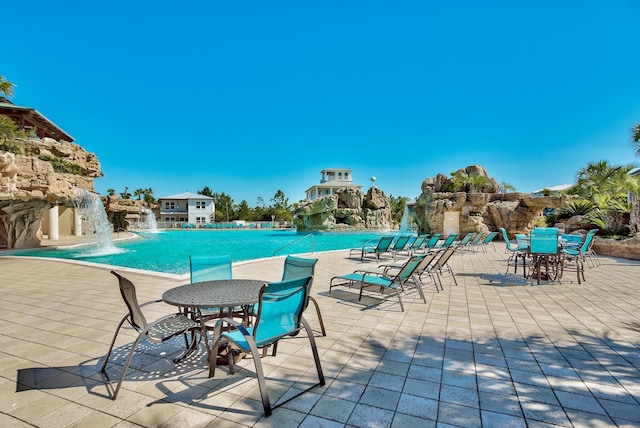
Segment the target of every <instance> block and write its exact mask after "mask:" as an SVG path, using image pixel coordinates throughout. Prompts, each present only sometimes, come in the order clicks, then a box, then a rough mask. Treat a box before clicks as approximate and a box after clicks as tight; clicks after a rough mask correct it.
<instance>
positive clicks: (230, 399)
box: [0, 243, 640, 428]
mask: <svg viewBox="0 0 640 428" xmlns="http://www.w3.org/2000/svg"><path fill="white" fill-rule="evenodd" d="M496 246H497V247H498V249H497V250H496V251H492V250H491V249H489V251H488V252H487V253H484V252H481V251H480V252H474V253H468V252H465V253H464V254H457V255H456V256H455V257H454V258H453V259H452V267H453V270H454V272H456V277H457V279H458V284H459V285H458V286H455V285H453V282H452V281H451V280H450V278H445V279H444V284H445V287H444V291H442V292H440V293H438V292H436V291H435V288H434V287H433V286H432V285H431V284H427V285H426V287H425V294H426V297H427V304H424V303H422V301H421V300H420V299H419V297H418V295H417V293H416V291H415V290H413V289H410V290H407V293H406V294H405V295H404V296H403V303H404V304H405V309H406V310H405V312H401V311H400V307H399V305H398V302H397V299H395V298H393V297H391V298H389V299H381V298H380V297H379V295H378V294H376V293H375V291H374V290H370V291H365V296H366V297H365V298H363V300H362V302H358V300H357V292H358V290H357V289H348V288H345V287H338V288H334V289H333V290H332V292H331V293H330V294H329V281H330V279H331V277H332V276H334V275H337V274H343V273H348V272H351V271H353V270H355V269H359V268H362V267H375V262H373V261H368V262H361V261H360V260H358V259H349V258H348V251H337V252H328V253H317V254H315V255H314V257H318V258H319V262H318V264H317V267H316V277H315V279H314V283H313V290H312V294H313V295H314V296H315V297H316V299H317V300H318V302H319V304H320V307H321V309H322V314H323V318H324V322H325V326H326V328H327V337H322V336H320V335H316V341H317V343H318V347H319V350H320V357H321V361H322V367H323V369H324V373H325V377H326V380H327V384H326V385H325V386H324V387H316V388H315V389H312V390H311V391H310V392H308V393H306V394H303V395H302V396H300V397H298V398H296V399H294V400H292V401H290V402H288V403H286V404H285V405H283V406H282V407H279V408H277V409H275V410H274V412H273V416H271V417H269V418H265V417H263V413H262V405H261V402H260V394H259V391H258V388H257V381H256V380H255V377H254V376H253V363H252V361H251V360H250V359H249V358H246V359H245V360H243V361H242V362H241V363H240V364H239V366H240V367H241V369H239V370H238V372H237V373H236V374H234V375H229V374H228V372H227V371H226V368H222V369H219V370H218V371H217V372H216V377H215V378H212V379H210V378H207V366H206V361H205V352H204V349H201V351H200V352H199V353H198V354H196V355H193V356H192V357H190V358H189V359H187V360H186V361H184V362H182V363H180V364H177V365H176V364H174V363H173V362H172V360H171V359H172V357H173V356H175V355H177V354H178V353H179V352H180V351H181V349H182V340H181V339H174V340H172V341H170V342H168V343H166V344H164V345H160V346H158V345H152V344H148V343H145V342H143V343H142V346H141V347H140V352H137V353H136V354H135V356H134V359H133V362H132V365H131V368H130V369H129V373H128V375H127V379H126V381H125V383H124V384H123V389H122V390H121V392H120V396H119V397H118V399H117V400H116V401H113V400H111V399H110V397H109V393H108V390H107V388H106V386H105V380H104V379H103V377H102V376H101V375H100V373H99V368H100V363H101V362H102V357H103V355H104V353H105V352H106V350H107V347H108V345H109V341H110V340H111V337H112V334H113V331H114V329H115V327H116V323H117V322H118V320H119V318H120V317H121V316H122V315H123V314H124V311H125V307H124V304H123V302H122V299H121V297H120V295H119V292H118V288H117V281H116V279H115V277H113V275H111V274H110V273H109V269H108V268H105V267H95V266H87V265H82V264H74V263H65V262H60V261H51V260H41V259H25V258H15V257H0V426H2V427H28V426H38V427H75V426H78V427H86V426H91V427H92V428H99V427H112V426H117V427H126V426H149V427H206V426H211V427H213V426H216V427H224V426H258V427H259V426H278V428H285V427H297V426H302V427H334V426H335V427H342V426H353V427H402V428H409V427H421V428H422V427H429V426H434V427H435V426H436V425H437V426H462V427H494V426H509V427H510V426H513V427H544V426H567V427H571V426H588V427H592V426H623V427H627V426H636V427H637V426H640V352H639V351H640V262H637V261H631V260H625V259H616V258H609V257H601V258H600V260H601V263H602V265H601V266H600V267H598V268H593V269H588V270H587V272H586V277H587V281H586V282H585V283H583V284H581V285H578V284H577V282H576V281H575V279H574V278H573V277H572V276H571V275H570V274H567V275H566V276H565V278H564V280H563V281H562V283H561V284H559V283H548V282H543V284H541V285H532V284H533V283H532V282H531V281H525V280H523V278H522V277H520V276H519V275H518V276H516V275H504V271H505V266H506V258H507V255H506V254H504V252H503V251H502V249H503V246H502V244H500V243H497V245H496ZM282 263H283V258H282V257H277V258H274V259H268V260H261V261H256V262H249V263H242V264H237V265H234V277H237V278H255V279H264V280H265V281H274V280H279V279H280V276H281V274H282ZM118 270H119V271H120V272H122V273H124V275H125V276H127V277H128V278H130V279H131V280H132V281H133V282H134V283H135V284H136V286H137V288H138V294H139V299H140V301H146V300H152V299H157V298H160V296H161V295H162V293H163V291H165V290H167V289H169V288H171V287H173V286H176V285H178V284H183V283H186V282H187V278H186V277H185V278H175V277H168V276H157V275H150V274H147V273H144V272H140V271H135V272H132V271H127V270H126V269H118ZM570 279H574V281H573V282H571V281H570ZM172 309H173V308H172V307H170V306H168V305H165V304H162V303H160V304H158V305H154V307H153V308H148V310H147V311H146V313H147V314H148V316H149V318H150V319H155V318H157V317H159V316H160V315H162V314H164V313H168V312H171V310H172ZM307 319H308V320H309V322H310V323H311V325H312V326H315V327H317V326H318V323H317V319H316V317H315V313H313V311H309V312H308V313H307ZM125 333H126V334H123V335H122V336H121V337H119V339H118V341H117V342H116V350H115V359H114V363H113V364H111V365H110V366H109V367H110V368H109V370H108V373H109V374H110V377H111V378H112V382H113V381H115V379H117V376H118V374H119V368H120V365H119V364H121V363H122V359H123V357H124V356H126V353H127V351H128V349H129V348H128V345H130V344H131V342H132V341H133V340H134V338H135V335H134V334H133V332H132V330H131V329H130V328H129V329H127V330H125ZM121 334H122V333H121ZM263 364H264V368H265V373H266V375H267V383H268V386H269V393H270V397H271V400H272V403H273V402H276V401H277V400H278V399H280V398H282V397H285V398H286V396H287V395H288V394H291V393H292V392H293V391H295V390H298V389H300V388H304V387H306V386H307V385H308V384H309V383H312V382H314V377H315V373H314V365H313V361H312V357H311V353H310V351H309V349H308V340H307V339H306V338H305V337H304V336H302V337H300V336H298V337H292V338H291V339H290V340H287V341H285V342H284V343H282V344H281V345H280V346H279V348H278V355H277V356H276V357H272V356H268V357H265V358H263Z"/></svg>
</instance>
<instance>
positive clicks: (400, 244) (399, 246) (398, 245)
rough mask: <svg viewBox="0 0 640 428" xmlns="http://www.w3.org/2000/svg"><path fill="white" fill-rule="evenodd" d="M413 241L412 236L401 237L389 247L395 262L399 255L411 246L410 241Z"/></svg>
mask: <svg viewBox="0 0 640 428" xmlns="http://www.w3.org/2000/svg"><path fill="white" fill-rule="evenodd" d="M410 239H411V235H399V236H398V237H397V238H396V239H395V241H393V243H392V244H391V247H389V249H390V251H391V256H392V257H393V259H394V260H395V258H396V257H397V256H398V254H399V253H400V252H402V251H404V250H405V248H406V247H407V246H408V245H409V240H410Z"/></svg>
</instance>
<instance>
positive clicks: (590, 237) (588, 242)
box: [580, 233, 594, 253]
mask: <svg viewBox="0 0 640 428" xmlns="http://www.w3.org/2000/svg"><path fill="white" fill-rule="evenodd" d="M593 235H594V234H593V233H587V236H585V238H584V242H583V243H582V247H580V252H581V253H586V252H587V251H589V247H591V245H592V242H593Z"/></svg>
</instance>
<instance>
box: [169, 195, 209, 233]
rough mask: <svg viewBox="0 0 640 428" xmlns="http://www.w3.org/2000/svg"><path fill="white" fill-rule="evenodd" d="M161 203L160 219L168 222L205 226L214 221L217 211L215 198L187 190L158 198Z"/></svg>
mask: <svg viewBox="0 0 640 428" xmlns="http://www.w3.org/2000/svg"><path fill="white" fill-rule="evenodd" d="M158 203H159V205H160V219H158V221H160V222H163V223H165V224H167V223H176V222H179V223H189V224H193V225H195V226H203V225H205V224H207V223H212V222H213V221H214V218H213V217H214V213H215V211H216V204H215V200H214V199H213V198H212V197H209V196H205V195H198V194H196V193H191V192H185V193H179V194H177V195H170V196H163V197H162V198H158Z"/></svg>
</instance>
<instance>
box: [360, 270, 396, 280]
mask: <svg viewBox="0 0 640 428" xmlns="http://www.w3.org/2000/svg"><path fill="white" fill-rule="evenodd" d="M353 273H356V274H363V275H373V276H379V277H380V278H385V279H389V280H391V278H389V276H388V275H387V274H385V273H384V272H380V271H375V270H356V271H353Z"/></svg>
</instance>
